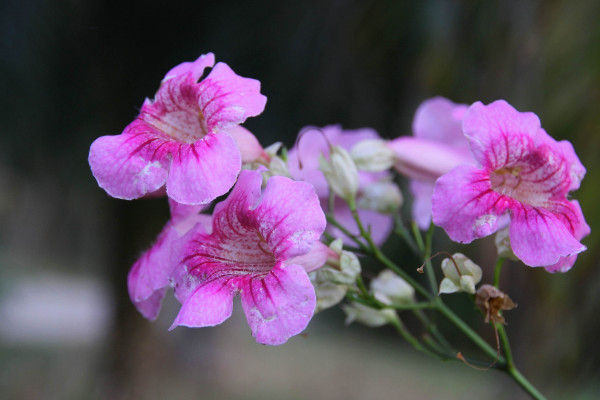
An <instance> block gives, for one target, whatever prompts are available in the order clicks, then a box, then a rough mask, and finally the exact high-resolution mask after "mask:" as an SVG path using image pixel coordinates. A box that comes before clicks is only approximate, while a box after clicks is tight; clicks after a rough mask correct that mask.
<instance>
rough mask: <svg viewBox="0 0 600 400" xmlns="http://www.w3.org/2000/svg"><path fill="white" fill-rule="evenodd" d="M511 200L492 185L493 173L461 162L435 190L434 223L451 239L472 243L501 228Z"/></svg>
mask: <svg viewBox="0 0 600 400" xmlns="http://www.w3.org/2000/svg"><path fill="white" fill-rule="evenodd" d="M510 204H511V200H510V199H508V198H507V197H506V196H502V195H500V194H498V193H496V192H494V191H493V190H492V189H491V188H490V181H489V173H488V172H486V171H481V170H478V169H476V168H475V167H474V166H472V165H459V166H458V167H456V168H454V169H453V170H452V171H450V172H449V173H447V174H446V175H444V176H442V177H440V178H439V179H438V180H437V182H436V184H435V189H434V192H433V198H432V206H433V222H434V223H435V224H436V225H438V226H441V227H442V228H444V230H445V231H446V233H447V234H448V236H450V239H452V240H454V241H457V242H461V243H470V242H471V241H473V240H474V239H477V238H481V237H484V236H487V235H489V234H491V233H493V232H495V231H496V230H497V229H498V217H500V216H501V215H502V214H504V212H505V211H506V209H507V208H508V206H509V205H510Z"/></svg>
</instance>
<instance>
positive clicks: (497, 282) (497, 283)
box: [494, 257, 504, 288]
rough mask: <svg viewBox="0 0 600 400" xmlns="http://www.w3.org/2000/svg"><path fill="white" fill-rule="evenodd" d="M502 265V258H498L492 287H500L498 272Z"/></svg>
mask: <svg viewBox="0 0 600 400" xmlns="http://www.w3.org/2000/svg"><path fill="white" fill-rule="evenodd" d="M503 264H504V257H498V260H496V266H495V267H494V286H495V287H497V288H499V287H500V272H501V271H502V265H503Z"/></svg>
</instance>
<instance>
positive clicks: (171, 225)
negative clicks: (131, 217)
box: [127, 199, 212, 320]
mask: <svg viewBox="0 0 600 400" xmlns="http://www.w3.org/2000/svg"><path fill="white" fill-rule="evenodd" d="M169 206H170V208H171V219H170V220H169V222H168V223H167V224H166V225H165V227H164V228H163V230H162V231H161V233H160V234H159V235H158V238H157V239H156V243H154V245H153V246H152V247H151V248H150V249H149V250H148V251H146V252H145V253H144V254H142V256H141V257H140V258H139V259H138V260H137V261H136V262H135V263H134V264H133V266H132V267H131V270H130V271H129V275H128V276H127V287H128V289H129V297H130V298H131V301H132V302H133V304H134V305H135V306H136V308H137V309H138V311H139V312H140V313H141V314H142V315H143V316H144V317H146V318H148V319H151V320H153V319H155V318H156V317H157V316H158V312H159V311H160V304H161V302H162V299H163V297H164V296H165V292H166V289H167V286H168V285H169V278H170V276H171V272H172V271H173V268H174V267H175V265H176V263H177V262H176V261H175V260H173V257H172V254H171V252H172V250H173V249H172V245H173V243H174V242H175V241H176V240H177V239H179V238H180V237H182V236H183V235H184V234H185V233H187V232H188V231H189V230H190V229H191V228H192V227H193V226H194V225H196V224H198V227H197V228H196V230H203V231H205V232H210V230H211V229H212V227H211V219H212V218H211V216H210V215H204V214H198V213H199V212H200V211H201V210H202V209H203V208H205V207H204V206H188V205H183V204H178V203H176V202H175V201H173V200H171V199H169Z"/></svg>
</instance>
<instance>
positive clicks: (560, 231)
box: [510, 201, 589, 269]
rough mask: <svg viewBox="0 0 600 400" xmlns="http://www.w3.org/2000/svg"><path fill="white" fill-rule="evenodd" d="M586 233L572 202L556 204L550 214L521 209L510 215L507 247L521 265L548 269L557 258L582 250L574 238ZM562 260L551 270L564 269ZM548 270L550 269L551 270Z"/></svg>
mask: <svg viewBox="0 0 600 400" xmlns="http://www.w3.org/2000/svg"><path fill="white" fill-rule="evenodd" d="M586 231H587V232H589V227H588V226H587V224H586V223H585V221H584V220H583V215H582V214H581V208H579V204H578V203H575V202H568V201H565V202H564V203H562V204H556V205H555V210H554V212H551V211H549V210H547V209H545V208H541V207H531V206H526V205H522V206H521V207H520V208H516V209H514V210H513V211H512V217H511V222H510V243H511V246H512V249H513V252H514V253H515V255H516V256H517V257H518V258H519V259H520V260H521V261H523V262H524V263H525V264H527V265H529V266H532V267H537V266H552V265H553V264H557V263H559V260H560V258H561V257H569V256H572V255H575V254H578V253H580V252H582V251H584V250H585V249H586V247H585V246H584V245H583V244H581V243H580V242H579V240H578V239H577V238H576V236H574V233H576V234H577V236H581V234H582V232H586ZM567 261H571V260H564V261H562V262H561V263H560V264H561V265H557V266H556V267H555V268H558V269H561V268H562V269H564V268H566V263H567ZM551 269H552V268H551Z"/></svg>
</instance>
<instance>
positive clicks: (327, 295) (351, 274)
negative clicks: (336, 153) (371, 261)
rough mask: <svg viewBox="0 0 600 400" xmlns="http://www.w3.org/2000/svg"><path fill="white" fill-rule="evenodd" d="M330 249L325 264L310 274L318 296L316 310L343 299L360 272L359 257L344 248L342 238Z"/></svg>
mask: <svg viewBox="0 0 600 400" xmlns="http://www.w3.org/2000/svg"><path fill="white" fill-rule="evenodd" d="M328 250H329V258H328V259H327V263H326V264H325V266H324V267H322V268H321V269H319V270H317V271H314V272H311V273H310V274H308V276H309V278H310V280H311V282H312V284H313V286H314V287H315V294H316V296H317V306H316V308H315V312H319V311H322V310H324V309H326V308H329V307H332V306H334V305H336V304H337V303H339V302H340V301H342V299H343V298H344V296H346V292H348V290H349V289H350V288H351V287H353V285H354V283H355V282H356V278H357V276H358V274H360V262H359V261H358V258H357V257H356V255H355V254H354V253H352V252H349V251H346V250H343V242H342V239H337V240H334V241H333V242H332V243H331V244H330V245H329V249H328Z"/></svg>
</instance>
